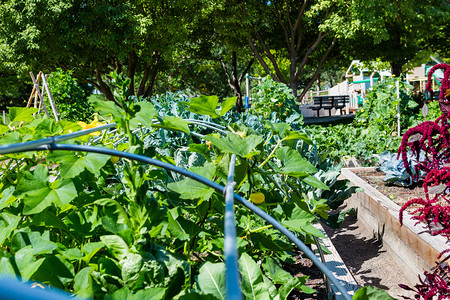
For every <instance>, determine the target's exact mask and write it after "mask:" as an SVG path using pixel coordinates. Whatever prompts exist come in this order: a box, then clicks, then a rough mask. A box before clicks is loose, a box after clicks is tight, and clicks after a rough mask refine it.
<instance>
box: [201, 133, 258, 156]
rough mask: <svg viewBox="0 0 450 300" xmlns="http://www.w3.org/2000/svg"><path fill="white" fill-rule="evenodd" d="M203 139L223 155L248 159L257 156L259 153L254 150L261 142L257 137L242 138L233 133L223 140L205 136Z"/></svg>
mask: <svg viewBox="0 0 450 300" xmlns="http://www.w3.org/2000/svg"><path fill="white" fill-rule="evenodd" d="M205 139H206V140H208V141H210V142H212V144H213V145H214V146H215V147H217V148H219V149H220V150H221V151H223V152H225V153H230V154H236V155H238V156H241V157H245V158H250V157H252V156H254V155H256V154H258V153H259V152H260V151H259V150H256V149H255V148H256V146H258V145H259V144H261V143H262V141H263V138H262V137H261V136H259V135H254V134H252V135H249V136H247V137H245V138H242V137H241V136H239V135H237V134H235V133H229V134H228V135H227V136H226V137H223V138H218V137H215V136H213V135H207V136H205Z"/></svg>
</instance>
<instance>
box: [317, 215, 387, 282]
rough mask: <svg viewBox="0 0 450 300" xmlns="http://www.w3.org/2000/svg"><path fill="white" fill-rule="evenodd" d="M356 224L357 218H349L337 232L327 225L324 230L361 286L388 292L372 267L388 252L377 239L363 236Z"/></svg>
mask: <svg viewBox="0 0 450 300" xmlns="http://www.w3.org/2000/svg"><path fill="white" fill-rule="evenodd" d="M356 222H357V219H356V216H348V217H347V218H346V220H345V221H344V223H343V225H342V227H341V228H339V229H336V230H335V229H331V228H329V227H326V226H325V225H324V228H325V230H326V232H327V234H328V236H329V237H330V239H331V241H332V242H333V245H334V246H335V247H336V249H337V251H338V252H339V255H340V256H341V257H342V260H343V261H344V263H345V264H346V265H347V267H348V268H349V270H350V271H351V272H352V274H353V275H354V276H355V277H356V280H357V282H358V284H359V285H360V286H366V285H371V286H376V287H379V288H381V289H384V290H388V289H389V288H390V287H389V286H386V285H385V284H383V283H382V282H381V281H382V277H381V276H378V274H377V273H376V272H374V271H375V270H374V268H373V267H371V266H370V264H371V263H373V261H374V259H375V260H376V259H377V258H378V257H380V256H383V255H385V254H386V251H385V250H383V249H382V244H381V242H379V241H378V240H377V239H376V238H368V237H367V235H363V234H361V232H360V229H359V228H358V226H357V224H356Z"/></svg>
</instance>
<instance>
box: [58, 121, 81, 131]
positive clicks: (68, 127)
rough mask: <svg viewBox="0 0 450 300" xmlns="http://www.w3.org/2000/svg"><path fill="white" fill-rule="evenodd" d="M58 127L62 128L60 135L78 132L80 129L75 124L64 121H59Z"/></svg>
mask: <svg viewBox="0 0 450 300" xmlns="http://www.w3.org/2000/svg"><path fill="white" fill-rule="evenodd" d="M58 124H59V126H61V128H62V132H61V134H67V133H71V132H75V131H79V130H81V129H82V127H81V126H80V125H78V124H77V123H73V122H69V121H66V120H60V121H58Z"/></svg>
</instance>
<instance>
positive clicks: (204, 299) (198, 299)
mask: <svg viewBox="0 0 450 300" xmlns="http://www.w3.org/2000/svg"><path fill="white" fill-rule="evenodd" d="M178 299H179V300H215V299H216V298H215V297H214V296H213V295H202V294H199V293H195V292H191V293H189V294H184V295H183V296H181V297H180V298H178Z"/></svg>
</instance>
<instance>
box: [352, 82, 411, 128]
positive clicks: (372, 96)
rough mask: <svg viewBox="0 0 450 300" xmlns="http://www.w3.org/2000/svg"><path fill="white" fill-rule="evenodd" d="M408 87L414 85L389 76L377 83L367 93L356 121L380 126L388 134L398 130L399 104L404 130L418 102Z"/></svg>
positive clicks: (364, 124) (370, 125)
mask: <svg viewBox="0 0 450 300" xmlns="http://www.w3.org/2000/svg"><path fill="white" fill-rule="evenodd" d="M397 82H399V91H400V98H397V92H396V83H397ZM407 88H409V89H411V88H412V86H410V85H408V84H406V83H404V82H402V81H400V80H399V79H395V78H388V79H385V80H383V81H381V82H379V83H377V84H376V85H375V86H374V87H373V89H372V90H370V91H369V92H368V93H367V97H366V100H365V102H364V105H363V106H362V108H361V109H359V110H358V112H357V114H356V117H355V122H356V124H358V125H359V124H360V125H361V126H363V127H367V128H368V127H371V128H374V127H375V128H378V129H379V130H380V131H384V132H386V133H388V134H392V133H395V132H396V131H397V106H399V111H398V113H400V126H401V128H403V130H406V129H407V128H409V126H410V124H411V122H412V120H413V119H412V118H415V114H414V109H415V108H416V107H417V106H418V104H417V103H416V102H415V101H414V100H413V99H412V97H411V96H410V95H409V93H408V91H407Z"/></svg>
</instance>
